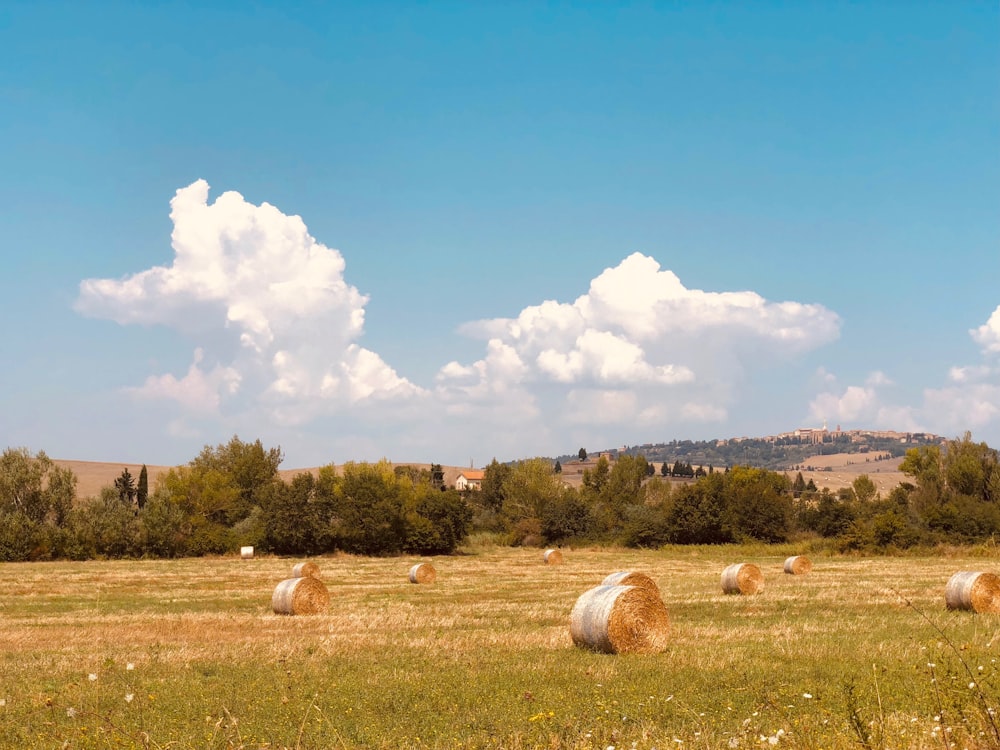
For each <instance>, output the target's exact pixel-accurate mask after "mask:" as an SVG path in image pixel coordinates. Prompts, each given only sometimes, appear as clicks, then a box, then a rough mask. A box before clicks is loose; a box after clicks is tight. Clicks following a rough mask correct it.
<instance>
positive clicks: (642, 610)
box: [569, 586, 670, 654]
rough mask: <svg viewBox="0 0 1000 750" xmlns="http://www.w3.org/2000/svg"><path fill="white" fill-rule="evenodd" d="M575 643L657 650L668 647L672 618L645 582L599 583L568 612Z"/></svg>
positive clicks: (608, 650)
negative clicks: (627, 583)
mask: <svg viewBox="0 0 1000 750" xmlns="http://www.w3.org/2000/svg"><path fill="white" fill-rule="evenodd" d="M569 633H570V636H572V638H573V643H574V644H576V645H577V646H580V647H582V648H589V649H591V650H593V651H599V652H601V653H604V654H655V653H659V652H660V651H663V650H664V649H666V647H667V643H668V636H669V634H670V618H669V616H668V615H667V608H666V606H665V605H664V604H663V600H662V599H661V598H660V595H659V594H658V593H657V592H656V591H653V590H650V589H648V588H645V587H642V586H597V587H596V588H592V589H590V590H589V591H586V592H584V593H583V594H582V595H581V596H580V598H579V599H577V600H576V604H575V605H574V606H573V611H572V612H571V613H570V616H569Z"/></svg>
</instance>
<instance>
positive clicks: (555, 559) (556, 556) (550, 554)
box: [542, 549, 563, 565]
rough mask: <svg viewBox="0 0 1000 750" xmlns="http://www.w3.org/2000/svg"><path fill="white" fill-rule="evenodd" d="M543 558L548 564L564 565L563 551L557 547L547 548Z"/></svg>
mask: <svg viewBox="0 0 1000 750" xmlns="http://www.w3.org/2000/svg"><path fill="white" fill-rule="evenodd" d="M542 559H543V560H545V564H546V565H562V561H563V556H562V552H560V551H559V550H557V549H547V550H545V554H543V555H542Z"/></svg>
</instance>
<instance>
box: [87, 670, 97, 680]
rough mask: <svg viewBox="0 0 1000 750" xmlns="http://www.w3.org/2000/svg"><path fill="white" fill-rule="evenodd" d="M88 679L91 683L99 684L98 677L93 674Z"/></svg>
mask: <svg viewBox="0 0 1000 750" xmlns="http://www.w3.org/2000/svg"><path fill="white" fill-rule="evenodd" d="M87 679H88V680H90V681H91V682H97V675H96V674H94V673H93V672H91V673H90V674H88V675H87Z"/></svg>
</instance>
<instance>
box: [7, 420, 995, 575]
mask: <svg viewBox="0 0 1000 750" xmlns="http://www.w3.org/2000/svg"><path fill="white" fill-rule="evenodd" d="M282 458H283V456H282V453H281V450H280V448H264V446H263V445H261V443H260V441H259V440H258V441H255V442H253V443H245V442H243V441H241V440H240V439H239V438H238V437H233V439H232V440H230V441H229V443H227V444H221V445H218V446H215V447H211V446H205V448H204V449H203V450H202V452H201V453H200V454H199V455H198V456H197V457H195V458H194V459H193V460H192V461H190V462H189V463H188V464H186V465H184V466H180V467H177V468H174V469H171V470H170V471H168V472H167V473H166V474H165V475H163V476H161V477H160V478H159V480H158V481H157V484H156V487H155V488H154V489H153V490H152V491H150V490H149V489H148V483H147V478H146V472H145V471H142V472H140V476H139V479H138V481H135V480H134V479H133V478H132V476H131V474H130V473H129V472H127V470H126V471H124V472H123V473H122V475H121V476H120V477H118V479H117V480H116V481H115V483H114V486H111V487H106V488H104V489H103V490H102V491H101V493H100V494H99V495H98V496H97V497H94V498H86V499H83V500H80V501H78V500H77V499H76V496H75V487H76V477H75V476H74V475H73V473H72V472H71V471H70V470H68V469H63V468H60V467H58V466H56V465H55V464H54V463H53V462H52V461H51V460H50V459H49V458H48V457H47V456H46V455H45V454H44V453H39V454H37V455H34V456H32V455H31V454H30V453H29V452H28V451H27V450H26V449H7V450H6V451H4V453H3V454H2V456H0V560H44V559H54V558H70V559H88V558H94V557H142V556H147V557H178V556H190V555H205V554H223V553H229V552H235V551H236V550H238V549H239V547H241V546H246V545H252V546H254V547H255V548H258V549H260V550H261V551H265V552H274V553H277V554H308V555H313V554H321V553H325V552H333V551H336V550H342V551H345V552H351V553H358V554H400V553H413V554H449V553H452V552H454V551H455V550H457V548H458V547H459V546H460V545H461V544H462V543H463V541H465V539H466V538H467V537H468V535H469V534H470V533H473V532H479V533H483V534H488V535H490V536H491V538H493V539H494V540H496V541H499V542H501V543H506V544H511V545H560V544H573V543H579V544H619V545H626V546H633V547H658V546H662V545H665V544H717V543H728V542H748V541H759V542H766V543H771V542H785V541H789V540H801V541H810V542H812V543H815V544H819V545H823V546H826V547H828V548H830V549H835V550H839V551H842V552H852V551H863V552H878V551H887V550H894V549H906V548H908V547H913V546H915V545H934V544H938V543H959V544H961V543H970V542H978V541H982V540H987V539H991V538H992V537H993V536H994V535H996V534H1000V461H998V454H997V451H996V450H994V449H992V448H990V447H989V446H988V445H986V444H985V443H975V442H973V441H972V439H971V436H970V435H969V434H968V433H967V434H966V435H965V436H964V437H963V438H961V439H956V440H951V441H946V442H945V443H944V444H943V445H924V446H919V447H915V448H911V449H909V450H908V451H907V452H906V454H905V456H904V459H903V462H902V464H901V469H902V471H903V472H904V473H905V474H906V475H907V477H908V479H909V480H912V481H906V482H902V483H900V484H899V485H898V486H897V487H895V488H893V489H892V490H891V491H890V492H889V493H888V495H887V496H886V497H882V496H881V495H880V494H879V492H878V491H877V488H876V486H875V484H874V483H873V482H872V480H871V479H870V478H869V477H868V476H866V475H861V476H859V477H857V478H856V479H855V481H854V482H853V484H852V486H850V487H846V488H843V489H841V490H839V491H837V492H836V493H834V492H831V491H830V490H829V489H827V488H824V489H822V490H818V489H817V488H816V486H815V484H813V483H812V482H811V481H810V482H804V481H803V479H802V475H801V473H798V474H797V475H796V476H795V478H794V479H793V478H790V477H789V475H788V474H786V473H784V472H778V471H772V470H770V469H764V468H758V467H751V466H744V465H736V466H732V467H727V468H725V469H724V470H721V471H720V470H715V469H712V468H711V467H709V468H710V470H709V471H705V470H704V469H701V467H699V470H698V471H694V472H692V475H688V465H685V464H683V463H675V466H674V467H672V469H671V472H670V473H671V474H674V473H676V474H678V475H681V476H689V477H690V480H691V481H688V482H686V483H683V484H679V485H678V484H675V483H672V482H670V481H668V479H667V477H665V476H662V475H657V473H656V472H654V471H652V469H653V467H652V465H651V464H649V463H648V462H647V460H646V459H645V457H643V456H641V455H622V456H620V457H619V458H618V459H617V460H615V461H613V462H609V461H608V460H607V458H605V457H601V458H600V459H599V460H598V461H597V462H596V463H595V465H594V466H593V467H592V468H588V469H587V470H585V471H584V473H583V477H582V483H581V485H580V486H579V487H573V486H570V485H568V484H567V483H565V482H564V481H563V478H562V476H561V475H560V473H559V472H558V471H557V466H556V465H555V464H554V463H553V462H552V461H550V460H549V459H543V458H533V459H527V460H524V461H517V462H513V463H500V462H498V461H497V460H496V459H494V460H493V461H492V462H491V463H490V464H489V465H488V466H487V467H486V468H485V470H484V477H483V481H482V486H481V489H480V490H475V491H467V492H464V493H460V492H458V491H457V490H455V489H454V488H449V487H446V486H445V485H444V472H443V470H442V468H441V466H440V465H437V464H433V465H432V466H431V469H430V470H426V469H425V470H418V469H415V468H413V467H409V466H395V467H394V466H392V464H390V463H389V462H388V461H380V462H376V463H354V462H349V463H346V464H344V465H342V466H340V467H335V466H334V465H332V464H330V465H327V466H324V467H322V468H320V469H319V470H318V471H317V472H315V473H311V472H303V473H300V474H297V475H296V476H294V477H293V478H292V479H291V480H290V481H285V480H283V479H282V478H281V477H280V475H279V472H278V467H279V465H280V463H281V461H282ZM144 468H145V467H144Z"/></svg>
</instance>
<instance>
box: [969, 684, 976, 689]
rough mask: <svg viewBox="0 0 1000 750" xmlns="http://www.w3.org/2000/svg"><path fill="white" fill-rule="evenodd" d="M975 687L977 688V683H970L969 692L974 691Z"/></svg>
mask: <svg viewBox="0 0 1000 750" xmlns="http://www.w3.org/2000/svg"><path fill="white" fill-rule="evenodd" d="M975 686H976V683H974V682H970V683H969V690H972V689H973V688H974V687H975Z"/></svg>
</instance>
